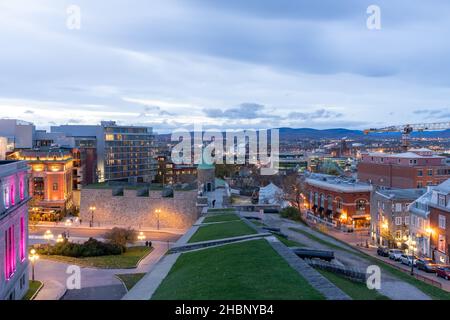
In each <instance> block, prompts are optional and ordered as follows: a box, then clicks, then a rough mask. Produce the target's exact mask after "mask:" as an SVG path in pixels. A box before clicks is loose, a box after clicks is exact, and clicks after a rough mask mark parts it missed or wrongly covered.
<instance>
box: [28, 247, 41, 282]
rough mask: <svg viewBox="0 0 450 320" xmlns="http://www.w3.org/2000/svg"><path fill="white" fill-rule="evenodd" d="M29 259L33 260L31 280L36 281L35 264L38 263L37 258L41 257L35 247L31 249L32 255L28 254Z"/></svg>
mask: <svg viewBox="0 0 450 320" xmlns="http://www.w3.org/2000/svg"><path fill="white" fill-rule="evenodd" d="M28 259H30V261H31V281H34V265H35V263H36V260H38V259H39V255H38V254H37V253H36V250H35V249H31V250H30V255H29V256H28Z"/></svg>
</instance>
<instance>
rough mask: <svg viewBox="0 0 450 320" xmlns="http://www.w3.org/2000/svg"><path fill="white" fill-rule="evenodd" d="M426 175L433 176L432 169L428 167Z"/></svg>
mask: <svg viewBox="0 0 450 320" xmlns="http://www.w3.org/2000/svg"><path fill="white" fill-rule="evenodd" d="M428 176H430V177H431V176H433V169H428Z"/></svg>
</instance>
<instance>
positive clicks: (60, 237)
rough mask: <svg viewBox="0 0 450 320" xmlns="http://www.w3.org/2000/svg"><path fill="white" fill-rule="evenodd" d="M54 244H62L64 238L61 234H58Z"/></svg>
mask: <svg viewBox="0 0 450 320" xmlns="http://www.w3.org/2000/svg"><path fill="white" fill-rule="evenodd" d="M56 242H57V243H61V242H64V238H63V236H62V235H61V234H58V236H57V237H56Z"/></svg>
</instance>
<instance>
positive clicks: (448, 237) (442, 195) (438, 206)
mask: <svg viewBox="0 0 450 320" xmlns="http://www.w3.org/2000/svg"><path fill="white" fill-rule="evenodd" d="M429 208H430V230H431V250H432V253H433V258H434V259H435V261H436V262H439V263H446V264H448V263H449V261H450V260H449V257H450V246H449V244H450V180H447V181H446V182H444V183H442V184H440V185H439V186H437V187H436V188H435V190H433V194H432V196H431V200H430V203H429Z"/></svg>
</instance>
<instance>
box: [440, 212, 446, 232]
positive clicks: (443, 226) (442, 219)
mask: <svg viewBox="0 0 450 320" xmlns="http://www.w3.org/2000/svg"><path fill="white" fill-rule="evenodd" d="M445 222H446V221H445V216H443V215H442V214H440V215H439V228H441V229H444V230H445V224H446V223H445Z"/></svg>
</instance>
